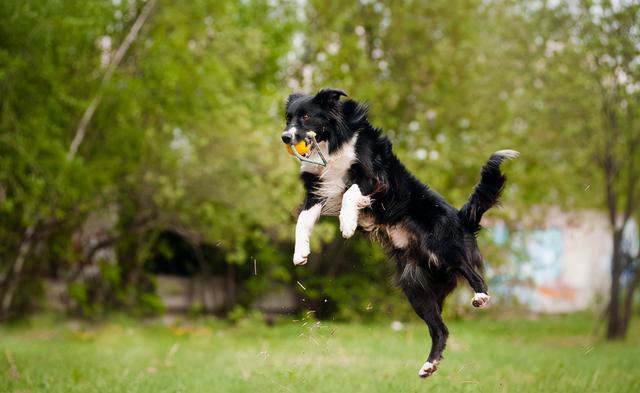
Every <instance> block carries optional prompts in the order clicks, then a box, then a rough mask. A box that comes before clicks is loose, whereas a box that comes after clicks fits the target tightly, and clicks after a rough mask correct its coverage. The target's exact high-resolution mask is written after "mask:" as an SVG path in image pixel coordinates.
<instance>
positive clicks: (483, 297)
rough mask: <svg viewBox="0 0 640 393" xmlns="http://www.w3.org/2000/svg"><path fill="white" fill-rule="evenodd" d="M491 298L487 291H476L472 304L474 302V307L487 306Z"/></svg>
mask: <svg viewBox="0 0 640 393" xmlns="http://www.w3.org/2000/svg"><path fill="white" fill-rule="evenodd" d="M489 299H491V296H489V295H487V294H486V293H476V294H475V295H474V296H473V299H471V304H473V307H479V308H482V307H486V306H487V304H489Z"/></svg>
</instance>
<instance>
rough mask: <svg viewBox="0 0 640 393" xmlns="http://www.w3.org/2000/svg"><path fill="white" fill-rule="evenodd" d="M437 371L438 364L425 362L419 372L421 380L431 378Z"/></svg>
mask: <svg viewBox="0 0 640 393" xmlns="http://www.w3.org/2000/svg"><path fill="white" fill-rule="evenodd" d="M437 369H438V362H433V363H431V362H425V363H424V364H423V365H422V367H421V368H420V371H418V376H419V377H420V378H427V377H429V376H431V375H432V374H433V373H435V372H436V370H437Z"/></svg>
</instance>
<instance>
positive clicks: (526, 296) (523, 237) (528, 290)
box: [490, 208, 638, 313]
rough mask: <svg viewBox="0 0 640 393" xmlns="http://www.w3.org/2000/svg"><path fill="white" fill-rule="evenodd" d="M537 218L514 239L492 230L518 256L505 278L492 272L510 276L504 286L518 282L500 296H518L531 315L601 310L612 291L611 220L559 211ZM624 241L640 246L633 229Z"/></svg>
mask: <svg viewBox="0 0 640 393" xmlns="http://www.w3.org/2000/svg"><path fill="white" fill-rule="evenodd" d="M533 213H535V214H536V220H535V221H534V220H524V225H523V227H521V228H519V229H518V230H516V231H511V233H508V232H509V231H507V230H506V229H505V227H504V226H502V227H501V225H500V224H496V225H494V227H493V228H491V229H490V230H491V231H492V232H493V234H494V239H495V240H496V241H497V242H498V243H504V242H510V244H511V247H512V249H513V250H514V257H513V258H511V262H510V264H511V265H512V266H510V267H509V268H508V269H505V271H506V273H505V271H495V272H494V274H506V275H510V277H506V278H505V277H502V279H501V280H499V281H500V282H505V283H506V282H511V283H513V282H517V284H515V285H512V286H511V287H510V288H498V291H499V293H500V294H501V296H514V297H515V298H516V299H517V300H518V301H519V302H520V303H522V304H524V305H525V306H526V307H527V308H529V309H530V310H531V311H534V312H544V313H562V312H571V311H578V310H584V309H587V308H589V307H592V306H595V305H597V303H600V305H601V304H603V302H604V300H605V299H606V298H607V291H608V288H609V286H610V264H611V253H612V240H611V235H610V233H609V223H608V219H607V216H606V215H605V214H604V213H603V212H598V211H579V212H563V211H561V210H559V209H557V208H548V209H544V208H537V209H535V210H533ZM626 238H627V240H628V243H629V242H630V243H633V242H634V239H635V243H636V244H637V238H638V233H637V229H636V226H635V223H632V224H631V225H629V226H628V229H627V231H626ZM631 248H633V246H632V247H631ZM635 249H636V251H635V252H637V245H636V246H635ZM516 255H518V256H516Z"/></svg>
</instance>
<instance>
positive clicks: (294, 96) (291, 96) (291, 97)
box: [285, 93, 303, 109]
mask: <svg viewBox="0 0 640 393" xmlns="http://www.w3.org/2000/svg"><path fill="white" fill-rule="evenodd" d="M302 96H303V94H300V93H292V94H289V97H287V104H286V106H285V108H286V109H289V105H291V103H292V102H293V101H295V100H297V99H298V98H300V97H302Z"/></svg>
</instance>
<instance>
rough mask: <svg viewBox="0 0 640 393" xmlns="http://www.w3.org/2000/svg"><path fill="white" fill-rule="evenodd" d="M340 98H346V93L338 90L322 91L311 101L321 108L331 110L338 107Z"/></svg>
mask: <svg viewBox="0 0 640 393" xmlns="http://www.w3.org/2000/svg"><path fill="white" fill-rule="evenodd" d="M341 96H345V97H347V93H345V92H344V91H342V90H338V89H322V90H320V91H319V92H318V94H316V96H315V97H313V99H314V100H315V101H316V102H318V103H319V104H320V105H321V106H322V107H324V108H327V109H331V108H334V107H335V106H336V105H338V102H339V101H340V97H341Z"/></svg>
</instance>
